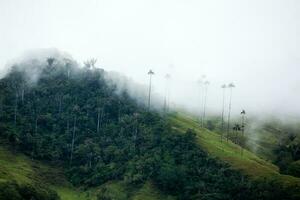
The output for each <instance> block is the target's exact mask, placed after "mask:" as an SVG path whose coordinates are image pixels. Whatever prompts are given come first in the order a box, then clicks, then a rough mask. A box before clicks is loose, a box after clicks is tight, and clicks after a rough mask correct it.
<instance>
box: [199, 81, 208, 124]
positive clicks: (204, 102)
mask: <svg viewBox="0 0 300 200" xmlns="http://www.w3.org/2000/svg"><path fill="white" fill-rule="evenodd" d="M207 87H208V86H207V85H205V86H204V100H203V114H202V123H201V126H202V127H204V121H205V117H206V99H207Z"/></svg>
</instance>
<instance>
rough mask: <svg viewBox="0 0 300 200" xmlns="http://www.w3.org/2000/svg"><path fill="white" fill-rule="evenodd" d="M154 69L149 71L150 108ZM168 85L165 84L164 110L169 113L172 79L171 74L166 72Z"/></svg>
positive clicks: (149, 105)
mask: <svg viewBox="0 0 300 200" xmlns="http://www.w3.org/2000/svg"><path fill="white" fill-rule="evenodd" d="M154 74H155V73H154V71H153V70H152V69H150V70H149V71H148V75H149V88H148V109H149V110H150V108H151V92H152V76H153V75H154ZM165 79H166V86H165V96H164V112H165V113H167V112H168V111H169V110H170V80H171V75H170V74H166V75H165Z"/></svg>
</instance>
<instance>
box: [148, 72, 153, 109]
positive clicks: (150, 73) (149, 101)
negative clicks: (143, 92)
mask: <svg viewBox="0 0 300 200" xmlns="http://www.w3.org/2000/svg"><path fill="white" fill-rule="evenodd" d="M148 75H149V94H148V109H149V110H150V105H151V87H152V76H153V75H154V72H153V71H152V70H151V69H150V70H149V72H148Z"/></svg>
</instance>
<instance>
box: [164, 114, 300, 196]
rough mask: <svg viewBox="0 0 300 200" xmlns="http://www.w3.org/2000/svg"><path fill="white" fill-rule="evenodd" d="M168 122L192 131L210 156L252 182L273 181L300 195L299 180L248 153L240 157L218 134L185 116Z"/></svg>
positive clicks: (176, 117) (236, 147)
mask: <svg viewBox="0 0 300 200" xmlns="http://www.w3.org/2000/svg"><path fill="white" fill-rule="evenodd" d="M169 120H170V121H171V123H172V125H173V128H174V129H176V130H178V131H181V132H182V133H184V132H185V131H186V130H187V129H189V128H191V129H193V130H194V131H195V132H196V133H197V140H198V143H199V145H200V146H201V147H202V148H203V149H205V150H206V151H207V152H208V153H209V154H210V155H212V156H214V157H217V158H218V159H221V160H223V161H225V162H227V163H229V164H230V165H231V166H232V168H234V169H237V170H240V171H241V172H243V173H244V174H247V175H249V176H250V177H252V178H253V179H254V180H258V179H266V180H269V181H274V182H276V183H279V184H281V185H282V187H284V188H287V189H290V190H291V193H292V192H294V193H295V195H300V193H299V191H300V190H299V189H300V178H296V177H293V176H288V175H282V174H280V173H279V170H278V167H277V166H275V165H273V164H271V163H269V162H267V161H265V160H263V159H261V158H259V157H258V156H256V155H255V154H254V153H252V152H250V151H247V150H244V151H243V155H242V154H241V148H240V147H239V146H238V145H236V144H234V143H232V142H230V141H228V142H226V141H223V142H221V140H220V135H219V134H216V133H214V132H212V131H209V130H207V129H204V128H201V127H200V126H199V123H197V122H196V121H195V120H194V119H193V118H191V117H189V116H187V115H181V114H173V115H171V116H170V117H169Z"/></svg>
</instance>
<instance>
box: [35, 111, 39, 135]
mask: <svg viewBox="0 0 300 200" xmlns="http://www.w3.org/2000/svg"><path fill="white" fill-rule="evenodd" d="M37 129H38V115H37V114H36V117H35V128H34V133H35V135H36V134H37Z"/></svg>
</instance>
